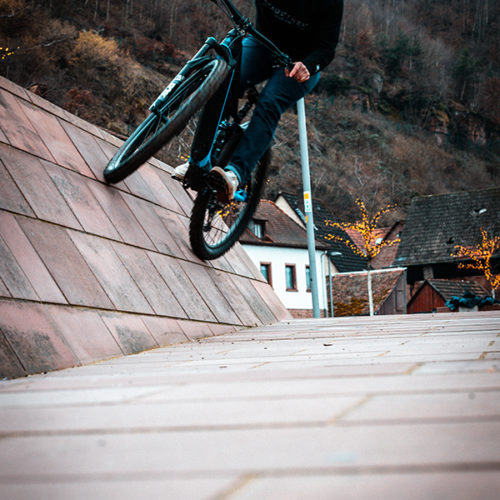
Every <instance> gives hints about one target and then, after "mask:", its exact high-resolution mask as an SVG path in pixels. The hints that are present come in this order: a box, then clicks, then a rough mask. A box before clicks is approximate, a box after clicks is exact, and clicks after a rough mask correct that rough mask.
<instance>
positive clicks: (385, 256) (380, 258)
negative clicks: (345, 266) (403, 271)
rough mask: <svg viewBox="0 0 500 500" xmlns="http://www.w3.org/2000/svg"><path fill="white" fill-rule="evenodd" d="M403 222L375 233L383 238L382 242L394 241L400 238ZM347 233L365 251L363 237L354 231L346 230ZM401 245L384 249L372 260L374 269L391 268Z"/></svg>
mask: <svg viewBox="0 0 500 500" xmlns="http://www.w3.org/2000/svg"><path fill="white" fill-rule="evenodd" d="M403 225H404V224H403V222H396V223H395V224H393V225H392V226H389V227H381V228H379V229H377V230H376V231H375V234H376V235H377V237H379V238H382V240H387V241H392V240H394V239H396V238H397V237H398V234H399V233H400V232H401V230H402V228H403ZM345 232H346V233H347V234H348V236H349V238H350V240H351V241H352V242H353V243H354V244H355V245H356V246H357V247H358V248H359V249H360V250H363V249H364V241H363V237H362V236H361V235H360V234H359V233H358V231H354V230H352V229H346V230H345ZM398 246H399V243H395V244H394V245H391V246H387V247H383V248H382V249H381V250H380V253H379V254H378V255H377V256H376V257H375V258H374V259H373V260H372V262H371V265H372V268H373V269H383V268H387V267H391V266H392V264H393V262H394V259H395V258H396V254H397V252H398Z"/></svg>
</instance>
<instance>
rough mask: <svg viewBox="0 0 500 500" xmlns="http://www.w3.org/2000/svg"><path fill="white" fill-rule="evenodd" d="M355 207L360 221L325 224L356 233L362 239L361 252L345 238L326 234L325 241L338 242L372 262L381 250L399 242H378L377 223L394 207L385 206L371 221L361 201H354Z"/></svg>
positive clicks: (396, 240)
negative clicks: (358, 212)
mask: <svg viewBox="0 0 500 500" xmlns="http://www.w3.org/2000/svg"><path fill="white" fill-rule="evenodd" d="M356 205H358V207H359V209H360V211H361V220H359V221H357V222H354V223H350V222H333V221H331V220H326V221H325V224H327V225H328V226H331V227H333V228H337V229H341V230H343V231H346V230H351V231H356V232H357V233H358V234H359V235H360V236H361V237H362V239H363V250H361V249H360V248H359V247H357V246H356V245H355V244H354V243H353V242H352V241H351V240H347V239H345V238H342V237H341V236H337V235H334V234H328V235H327V236H325V239H326V240H327V241H331V240H335V241H340V242H342V243H344V244H345V245H347V246H348V247H349V248H350V249H351V250H352V251H353V252H354V253H356V254H357V255H360V256H361V257H367V258H368V260H372V259H373V258H374V257H376V256H377V255H378V254H379V253H380V251H381V250H382V248H384V247H389V246H391V245H395V244H396V243H399V242H400V241H401V240H400V239H399V238H395V239H394V240H391V241H387V240H383V241H378V240H379V237H380V233H379V231H378V229H379V228H378V222H379V220H380V218H381V217H382V216H383V215H384V214H386V213H387V212H389V211H390V210H392V209H393V208H395V207H396V205H387V206H386V207H384V208H382V209H381V210H379V211H378V212H377V213H376V214H375V215H374V216H373V217H372V218H371V219H370V217H369V216H368V211H367V209H366V206H365V204H364V203H363V202H362V201H361V200H359V199H358V200H356Z"/></svg>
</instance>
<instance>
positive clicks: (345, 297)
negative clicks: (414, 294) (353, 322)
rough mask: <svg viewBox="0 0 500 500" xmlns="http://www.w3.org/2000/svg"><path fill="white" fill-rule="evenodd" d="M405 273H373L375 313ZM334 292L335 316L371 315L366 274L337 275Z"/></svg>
mask: <svg viewBox="0 0 500 500" xmlns="http://www.w3.org/2000/svg"><path fill="white" fill-rule="evenodd" d="M403 273H404V269H394V270H393V271H384V272H372V273H371V281H372V293H373V308H374V310H375V312H377V311H378V310H379V309H380V307H381V306H382V305H383V304H384V302H385V301H386V299H387V298H388V297H389V295H390V294H391V292H392V291H393V290H394V287H395V286H396V284H397V283H398V281H399V279H400V278H401V275H402V274H403ZM332 292H333V304H334V313H335V316H362V315H368V314H369V313H370V308H369V303H368V281H367V273H366V272H365V273H363V272H361V273H341V274H336V275H335V276H334V278H333V283H332Z"/></svg>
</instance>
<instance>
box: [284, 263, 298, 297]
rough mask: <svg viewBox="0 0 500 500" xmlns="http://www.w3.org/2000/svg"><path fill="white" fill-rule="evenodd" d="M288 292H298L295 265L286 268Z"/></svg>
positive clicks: (288, 265)
mask: <svg viewBox="0 0 500 500" xmlns="http://www.w3.org/2000/svg"><path fill="white" fill-rule="evenodd" d="M285 278H286V290H287V292H296V291H297V279H296V274H295V264H286V266H285Z"/></svg>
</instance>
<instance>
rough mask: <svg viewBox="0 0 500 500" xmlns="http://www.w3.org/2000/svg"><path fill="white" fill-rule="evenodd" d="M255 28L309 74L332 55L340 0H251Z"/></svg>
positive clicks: (341, 7)
mask: <svg viewBox="0 0 500 500" xmlns="http://www.w3.org/2000/svg"><path fill="white" fill-rule="evenodd" d="M255 4H256V7H257V22H256V27H257V29H258V30H259V31H260V32H261V33H262V34H263V35H265V36H266V37H267V38H269V39H270V40H271V41H273V42H274V43H275V44H276V45H277V46H278V48H279V49H281V50H282V51H283V52H285V53H287V54H288V55H289V56H290V57H291V58H292V59H293V60H294V61H302V62H303V63H304V64H305V65H306V67H307V69H308V70H309V72H310V73H311V74H314V73H317V72H318V71H320V70H322V69H323V68H324V67H325V66H327V65H328V64H329V63H330V62H331V61H332V59H333V58H334V56H335V48H336V47H337V43H338V40H339V33H340V24H341V22H342V13H343V7H344V2H343V0H255Z"/></svg>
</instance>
